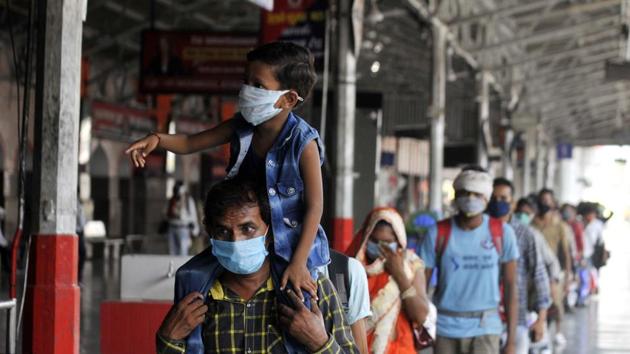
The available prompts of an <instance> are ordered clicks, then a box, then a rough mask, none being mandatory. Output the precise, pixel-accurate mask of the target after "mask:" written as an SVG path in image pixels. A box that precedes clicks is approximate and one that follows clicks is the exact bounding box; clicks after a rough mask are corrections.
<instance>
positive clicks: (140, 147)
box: [125, 134, 160, 167]
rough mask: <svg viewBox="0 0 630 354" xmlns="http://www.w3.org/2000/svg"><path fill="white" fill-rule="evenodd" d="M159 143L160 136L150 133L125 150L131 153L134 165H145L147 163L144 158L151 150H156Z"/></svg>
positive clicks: (126, 152) (130, 156)
mask: <svg viewBox="0 0 630 354" xmlns="http://www.w3.org/2000/svg"><path fill="white" fill-rule="evenodd" d="M159 143H160V138H159V137H158V136H157V135H156V134H150V135H147V136H145V137H144V138H142V139H140V140H137V141H136V142H134V143H133V144H131V145H130V146H129V147H128V148H127V150H125V154H127V155H129V158H130V159H131V162H133V165H134V166H136V167H144V164H145V163H146V161H145V160H144V158H145V157H146V156H147V155H149V154H150V153H151V151H153V150H155V148H156V147H157V146H158V144H159Z"/></svg>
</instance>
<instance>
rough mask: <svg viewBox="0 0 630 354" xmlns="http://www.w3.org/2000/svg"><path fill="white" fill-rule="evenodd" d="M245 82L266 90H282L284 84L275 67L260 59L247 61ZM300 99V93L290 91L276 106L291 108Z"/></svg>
mask: <svg viewBox="0 0 630 354" xmlns="http://www.w3.org/2000/svg"><path fill="white" fill-rule="evenodd" d="M245 84H246V85H250V86H254V87H257V88H262V89H265V90H272V91H279V90H282V85H281V84H280V81H278V79H277V78H276V75H275V74H274V72H273V67H272V66H271V65H268V64H265V63H263V62H260V61H250V62H249V63H247V70H246V71H245ZM298 99H299V95H298V94H297V92H295V91H290V92H287V93H286V94H284V95H282V97H280V98H279V99H278V101H277V102H276V104H275V105H274V107H276V108H282V109H289V110H290V109H293V107H294V106H295V105H296V104H297V103H298Z"/></svg>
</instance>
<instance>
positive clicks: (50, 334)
mask: <svg viewBox="0 0 630 354" xmlns="http://www.w3.org/2000/svg"><path fill="white" fill-rule="evenodd" d="M30 252H31V253H30V256H29V257H30V262H29V271H28V273H29V274H28V285H27V288H26V300H25V301H26V303H25V307H24V310H25V316H24V337H23V345H22V346H23V348H22V352H23V353H37V354H78V353H79V334H80V326H79V319H80V317H79V316H80V291H79V287H78V286H77V271H78V269H77V268H78V266H77V264H78V238H77V236H76V235H33V236H32V239H31V250H30Z"/></svg>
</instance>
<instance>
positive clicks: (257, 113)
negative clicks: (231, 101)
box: [238, 85, 303, 126]
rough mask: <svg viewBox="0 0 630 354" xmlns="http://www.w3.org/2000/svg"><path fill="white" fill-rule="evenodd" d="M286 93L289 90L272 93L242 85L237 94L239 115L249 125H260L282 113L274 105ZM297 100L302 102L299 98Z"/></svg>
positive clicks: (271, 91) (280, 109)
mask: <svg viewBox="0 0 630 354" xmlns="http://www.w3.org/2000/svg"><path fill="white" fill-rule="evenodd" d="M287 92H289V90H283V91H274V90H265V89H262V88H258V87H254V86H251V85H243V86H242V87H241V92H240V93H239V94H238V106H239V109H240V111H241V115H242V116H243V118H245V120H246V121H247V122H249V123H250V124H251V125H253V126H257V125H260V124H262V123H264V122H266V121H268V120H269V119H271V118H273V117H275V116H276V115H278V114H279V113H280V112H282V108H276V107H275V106H274V105H275V104H276V102H278V99H280V97H282V95H284V94H286V93H287ZM298 99H299V100H300V101H302V100H303V99H302V98H301V97H299V98H298Z"/></svg>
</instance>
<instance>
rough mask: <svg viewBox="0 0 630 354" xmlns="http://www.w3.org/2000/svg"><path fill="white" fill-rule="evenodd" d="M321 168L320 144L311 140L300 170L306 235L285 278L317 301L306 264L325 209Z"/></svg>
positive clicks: (315, 289) (313, 283)
mask: <svg viewBox="0 0 630 354" xmlns="http://www.w3.org/2000/svg"><path fill="white" fill-rule="evenodd" d="M320 166H321V165H320V158H319V150H318V148H317V143H316V142H315V141H311V142H310V143H309V144H308V145H307V146H306V148H305V149H304V152H303V153H302V157H301V158H300V171H301V174H302V180H303V181H304V201H305V203H306V208H305V213H304V223H303V225H302V234H301V235H300V240H299V241H298V245H297V248H296V250H295V252H294V253H293V258H291V263H290V265H289V268H287V270H286V271H285V274H284V276H283V279H282V287H284V286H286V283H287V280H288V281H291V283H292V284H293V286H294V287H295V288H296V289H297V288H302V289H304V290H307V291H308V292H309V293H310V294H311V295H312V296H313V297H314V298H316V297H317V284H315V281H313V279H312V278H311V276H310V273H309V272H308V269H307V268H306V262H307V260H308V256H309V253H310V251H311V247H312V246H313V242H314V241H315V236H316V235H317V229H318V227H319V223H320V221H321V219H322V213H323V208H324V192H323V186H322V171H321V167H320ZM297 293H298V295H299V296H302V295H301V292H299V291H298V292H297Z"/></svg>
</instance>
